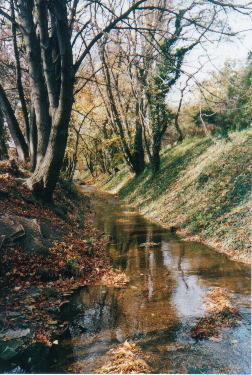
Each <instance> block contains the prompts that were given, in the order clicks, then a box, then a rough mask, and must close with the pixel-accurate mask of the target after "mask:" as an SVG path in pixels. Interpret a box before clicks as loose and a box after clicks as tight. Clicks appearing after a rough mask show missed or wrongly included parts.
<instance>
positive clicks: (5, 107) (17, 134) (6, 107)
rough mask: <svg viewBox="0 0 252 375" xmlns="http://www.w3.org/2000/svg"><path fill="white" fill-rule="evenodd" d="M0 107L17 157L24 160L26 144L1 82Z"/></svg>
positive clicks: (27, 152) (26, 149) (27, 154)
mask: <svg viewBox="0 0 252 375" xmlns="http://www.w3.org/2000/svg"><path fill="white" fill-rule="evenodd" d="M0 107H1V109H2V111H3V114H4V116H5V119H6V121H7V124H8V127H9V131H10V134H11V137H12V139H13V141H14V143H15V146H16V149H17V153H18V157H19V159H20V160H21V161H26V160H27V159H28V157H29V151H28V146H27V144H26V142H25V139H24V136H23V134H22V132H21V130H20V128H19V124H18V122H17V119H16V116H15V114H14V111H13V109H12V107H11V105H10V102H9V100H8V98H7V96H6V94H5V91H4V89H3V87H2V85H1V84H0Z"/></svg>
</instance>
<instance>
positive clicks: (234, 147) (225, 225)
mask: <svg viewBox="0 0 252 375" xmlns="http://www.w3.org/2000/svg"><path fill="white" fill-rule="evenodd" d="M251 151H252V130H251V129H249V130H246V131H243V132H236V133H232V134H230V140H223V139H222V140H214V141H213V140H212V139H198V138H197V139H189V140H186V141H184V142H183V143H182V144H181V145H177V146H175V147H172V148H166V149H164V150H163V152H162V167H161V171H160V173H159V174H158V175H157V176H155V177H153V176H152V173H151V171H150V169H149V168H146V170H145V171H144V172H143V173H142V175H141V176H138V177H136V178H132V177H131V176H130V175H129V173H128V172H127V170H125V169H124V170H122V171H121V172H120V173H119V174H118V175H117V176H116V178H114V179H113V180H111V181H110V185H107V189H109V186H112V187H113V189H114V191H116V188H118V187H119V188H120V196H121V197H122V198H124V199H126V200H127V201H128V202H129V203H131V204H134V205H136V206H138V207H139V208H140V210H141V212H142V213H144V214H146V215H147V216H148V217H149V218H152V219H154V220H157V221H159V222H161V223H163V224H165V225H168V226H169V225H176V226H180V227H182V228H183V229H184V230H186V231H189V232H190V233H191V234H193V235H200V236H202V237H203V238H204V239H206V240H208V242H209V243H212V244H214V243H216V242H219V243H220V246H224V247H226V248H229V249H232V250H234V251H236V252H239V251H243V252H247V253H248V252H249V248H250V241H249V225H250V215H249V201H250V200H249V197H250V191H251ZM122 186H123V187H122ZM215 247H216V246H215Z"/></svg>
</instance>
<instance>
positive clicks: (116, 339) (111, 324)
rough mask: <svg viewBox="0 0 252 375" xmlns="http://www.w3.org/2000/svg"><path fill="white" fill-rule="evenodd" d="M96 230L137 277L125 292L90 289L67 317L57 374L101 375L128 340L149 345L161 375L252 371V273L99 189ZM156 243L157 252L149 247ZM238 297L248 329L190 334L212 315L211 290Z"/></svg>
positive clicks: (116, 260) (148, 354)
mask: <svg viewBox="0 0 252 375" xmlns="http://www.w3.org/2000/svg"><path fill="white" fill-rule="evenodd" d="M89 194H90V195H91V197H92V202H93V203H92V204H93V206H94V209H95V212H96V225H97V227H99V228H100V229H101V230H102V231H104V232H105V233H106V234H107V235H109V237H110V243H109V245H108V249H107V250H108V252H109V255H110V257H111V264H112V265H113V267H115V268H117V269H118V268H119V269H121V270H123V271H124V272H125V273H126V274H127V276H128V277H129V278H130V283H129V285H127V286H126V287H125V288H122V289H115V288H106V287H103V286H92V287H85V288H82V289H81V290H79V291H78V292H77V293H76V294H75V295H74V296H73V297H72V299H71V301H70V304H69V305H67V306H66V307H65V309H64V310H63V312H62V319H65V320H69V321H70V334H69V335H68V337H66V338H64V339H62V340H60V342H59V345H58V346H57V347H56V349H55V351H54V354H53V358H52V363H53V364H52V366H51V371H54V372H63V371H64V372H85V373H92V372H96V369H97V368H99V367H100V366H101V365H102V364H103V363H104V361H106V358H107V357H106V353H107V351H108V350H109V349H111V348H113V347H114V346H115V345H117V344H118V343H121V342H124V341H125V340H129V341H134V342H136V343H137V344H138V345H140V346H141V348H142V350H143V352H144V355H145V359H146V360H147V361H148V363H149V364H150V365H151V367H152V368H153V372H160V373H194V374H195V373H196V374H201V373H215V374H216V373H229V374H230V373H233V374H234V373H235V374H238V373H250V304H249V297H250V272H249V269H248V268H247V267H245V266H243V265H241V264H239V263H236V262H233V261H230V260H228V258H226V257H225V256H224V255H221V254H218V253H217V252H215V251H213V250H211V249H209V248H208V247H206V246H203V245H200V244H196V243H191V242H183V241H180V240H179V239H178V238H177V237H176V236H174V235H172V234H171V233H170V232H169V231H167V230H165V229H162V228H161V227H159V226H157V225H155V224H153V223H150V222H149V221H147V220H145V219H144V218H143V217H142V216H141V215H139V214H137V213H136V212H135V211H134V210H133V209H132V208H130V207H128V206H126V205H124V204H122V203H120V202H119V201H118V200H117V199H116V198H113V197H111V196H109V195H101V194H99V193H97V192H96V193H94V192H92V189H90V188H89ZM146 242H155V243H157V244H158V245H157V246H155V247H148V246H145V247H144V246H141V244H143V243H146ZM215 286H218V287H223V288H226V289H227V290H229V291H230V292H232V293H233V295H234V303H235V304H236V305H237V307H238V308H239V310H240V312H241V314H242V320H241V324H239V325H238V326H237V327H234V328H228V329H225V330H223V331H222V332H221V333H220V341H219V342H213V341H211V340H210V341H209V340H201V341H196V340H194V339H192V338H190V335H189V332H190V329H191V327H192V326H193V325H194V324H195V320H196V319H197V318H198V317H201V316H204V313H205V312H204V307H203V304H202V299H203V297H204V295H205V293H206V292H207V291H208V290H209V288H211V287H215Z"/></svg>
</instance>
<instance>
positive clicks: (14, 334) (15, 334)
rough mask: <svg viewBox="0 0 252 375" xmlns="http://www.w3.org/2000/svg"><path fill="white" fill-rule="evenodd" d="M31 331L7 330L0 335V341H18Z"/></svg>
mask: <svg viewBox="0 0 252 375" xmlns="http://www.w3.org/2000/svg"><path fill="white" fill-rule="evenodd" d="M30 333H31V331H30V329H29V328H27V329H16V330H15V329H9V330H7V331H5V332H4V333H1V334H0V340H1V339H2V340H4V341H9V340H13V339H19V338H21V337H26V336H28V335H30Z"/></svg>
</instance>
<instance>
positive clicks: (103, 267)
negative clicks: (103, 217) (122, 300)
mask: <svg viewBox="0 0 252 375" xmlns="http://www.w3.org/2000/svg"><path fill="white" fill-rule="evenodd" d="M21 175H22V177H25V176H26V172H25V171H22V172H20V171H19V169H18V167H17V166H16V164H15V166H14V167H13V165H12V163H11V162H9V161H5V162H1V163H0V213H1V214H0V251H1V263H0V286H1V296H0V305H1V308H0V326H1V329H2V332H3V333H4V332H5V330H6V331H8V330H10V329H11V330H14V331H15V330H17V329H18V328H19V325H20V324H21V325H25V326H27V327H29V329H30V331H31V340H32V341H33V342H34V341H37V342H42V343H44V344H47V345H50V344H51V342H52V339H51V336H52V334H53V335H58V334H61V333H62V331H64V330H65V329H67V327H68V323H67V322H61V321H58V318H57V314H58V313H59V311H60V310H59V309H60V307H61V306H62V304H63V303H65V301H67V298H69V295H71V294H72V293H73V291H74V290H75V289H76V288H78V287H80V286H84V285H87V284H95V282H96V281H97V280H99V279H100V278H101V277H102V275H103V274H104V273H106V271H107V270H108V267H109V260H108V258H107V255H106V252H105V242H106V240H105V239H104V238H103V236H102V233H101V232H100V231H98V230H97V229H96V228H95V227H94V225H93V214H92V212H91V211H90V207H89V201H88V200H87V198H86V197H85V196H83V195H81V194H79V193H78V192H77V191H76V190H75V189H74V188H73V187H72V186H70V185H66V184H63V183H61V184H60V185H59V186H58V187H57V189H56V191H55V196H54V203H53V204H51V205H43V204H42V203H41V202H39V201H37V200H35V199H34V198H33V197H32V196H31V193H30V191H29V190H28V189H27V188H26V187H25V185H24V184H23V182H24V180H22V181H20V178H19V177H20V176H21ZM17 176H19V177H17ZM20 228H21V229H22V230H20ZM17 233H19V234H20V236H16V234H17ZM13 234H14V235H13ZM31 244H34V246H32V247H31ZM116 277H117V283H118V284H123V277H122V276H121V277H120V276H119V275H118V274H116ZM112 278H113V275H111V273H109V276H108V279H109V280H110V279H112ZM105 282H106V280H105V279H104V280H103V283H105ZM109 284H111V280H110V281H109Z"/></svg>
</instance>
